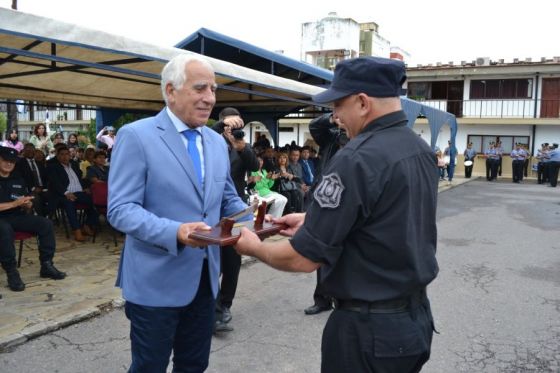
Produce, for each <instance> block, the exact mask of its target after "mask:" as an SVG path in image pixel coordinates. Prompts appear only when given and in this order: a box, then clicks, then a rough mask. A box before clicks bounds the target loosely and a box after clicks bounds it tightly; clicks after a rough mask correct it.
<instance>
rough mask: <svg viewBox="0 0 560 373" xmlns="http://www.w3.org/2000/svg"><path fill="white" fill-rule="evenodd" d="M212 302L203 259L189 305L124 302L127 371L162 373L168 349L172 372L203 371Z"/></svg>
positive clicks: (197, 372)
mask: <svg viewBox="0 0 560 373" xmlns="http://www.w3.org/2000/svg"><path fill="white" fill-rule="evenodd" d="M214 305H215V302H214V296H213V294H212V288H211V286H210V276H209V273H208V264H207V262H206V261H204V265H203V268H202V274H201V276H200V285H199V287H198V292H197V294H196V296H195V298H194V299H193V301H192V302H191V303H190V304H188V305H186V306H183V307H149V306H141V305H138V304H134V303H131V302H126V304H125V314H126V317H127V318H128V319H129V320H130V343H131V353H132V364H131V366H130V369H129V370H128V371H129V373H165V372H166V371H167V366H168V365H169V357H170V355H171V351H173V372H181V373H186V372H189V373H202V372H204V371H205V370H206V368H207V367H208V358H209V356H210V343H211V341H212V326H213V324H214Z"/></svg>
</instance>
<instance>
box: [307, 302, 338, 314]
mask: <svg viewBox="0 0 560 373" xmlns="http://www.w3.org/2000/svg"><path fill="white" fill-rule="evenodd" d="M331 309H332V307H331V306H330V305H327V306H319V305H317V304H314V305H312V306H311V307H308V308H306V309H305V310H304V311H303V312H305V314H306V315H316V314H318V313H321V312H323V311H330V310H331Z"/></svg>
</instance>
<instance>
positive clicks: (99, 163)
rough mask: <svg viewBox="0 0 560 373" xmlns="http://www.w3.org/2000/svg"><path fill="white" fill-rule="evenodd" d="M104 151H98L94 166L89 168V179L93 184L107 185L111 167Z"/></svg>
mask: <svg viewBox="0 0 560 373" xmlns="http://www.w3.org/2000/svg"><path fill="white" fill-rule="evenodd" d="M106 164H107V157H106V155H105V152H104V151H97V152H95V155H94V157H93V165H92V166H89V167H88V168H87V179H88V180H89V181H90V182H91V183H106V182H107V180H108V178H109V167H108V166H107V165H106Z"/></svg>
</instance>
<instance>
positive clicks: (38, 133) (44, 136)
mask: <svg viewBox="0 0 560 373" xmlns="http://www.w3.org/2000/svg"><path fill="white" fill-rule="evenodd" d="M29 142H30V143H32V144H33V145H35V149H39V150H41V151H42V152H43V154H45V156H47V155H49V153H50V151H51V150H52V149H54V147H53V143H52V141H51V138H50V137H49V135H48V133H47V127H46V126H45V125H44V124H43V123H39V124H37V125H36V126H35V129H34V130H33V135H31V137H30V138H29Z"/></svg>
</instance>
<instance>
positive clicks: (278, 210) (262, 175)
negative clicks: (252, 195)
mask: <svg viewBox="0 0 560 373" xmlns="http://www.w3.org/2000/svg"><path fill="white" fill-rule="evenodd" d="M257 159H258V161H259V170H258V171H253V172H251V178H250V181H251V182H254V183H255V190H256V191H257V193H258V199H259V200H261V201H266V202H267V203H270V202H271V201H274V202H273V204H272V206H270V210H269V211H268V213H269V214H270V215H272V216H273V217H275V218H279V217H281V216H282V213H283V211H284V208H285V207H286V203H287V202H288V199H287V198H286V197H285V196H283V195H281V194H279V193H276V192H273V191H272V190H271V189H270V188H272V186H273V185H274V183H275V180H276V179H277V178H278V177H279V175H278V174H277V173H272V172H268V171H267V170H265V169H264V168H263V159H262V158H261V157H257ZM250 202H253V201H250Z"/></svg>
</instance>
